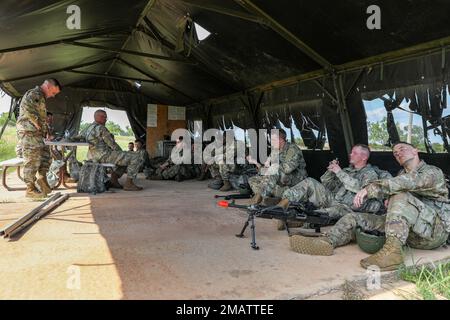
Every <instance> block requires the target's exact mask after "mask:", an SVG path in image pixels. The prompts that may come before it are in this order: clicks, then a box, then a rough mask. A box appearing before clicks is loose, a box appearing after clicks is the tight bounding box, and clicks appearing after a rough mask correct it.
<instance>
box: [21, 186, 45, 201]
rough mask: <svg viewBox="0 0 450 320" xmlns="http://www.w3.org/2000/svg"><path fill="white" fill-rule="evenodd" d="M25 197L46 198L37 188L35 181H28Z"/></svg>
mask: <svg viewBox="0 0 450 320" xmlns="http://www.w3.org/2000/svg"><path fill="white" fill-rule="evenodd" d="M25 197H27V198H34V199H36V198H45V194H43V193H41V192H39V191H38V189H36V186H35V185H34V183H27V190H26V191H25Z"/></svg>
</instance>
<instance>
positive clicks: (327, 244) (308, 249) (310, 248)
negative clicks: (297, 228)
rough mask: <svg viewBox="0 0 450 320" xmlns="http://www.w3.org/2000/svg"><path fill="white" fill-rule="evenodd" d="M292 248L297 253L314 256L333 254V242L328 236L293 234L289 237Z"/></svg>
mask: <svg viewBox="0 0 450 320" xmlns="http://www.w3.org/2000/svg"><path fill="white" fill-rule="evenodd" d="M289 243H290V246H291V249H292V250H293V251H295V252H297V253H302V254H309V255H313V256H331V255H332V254H333V249H334V247H333V244H332V243H331V241H330V239H328V238H327V237H304V236H300V235H293V236H291V237H289Z"/></svg>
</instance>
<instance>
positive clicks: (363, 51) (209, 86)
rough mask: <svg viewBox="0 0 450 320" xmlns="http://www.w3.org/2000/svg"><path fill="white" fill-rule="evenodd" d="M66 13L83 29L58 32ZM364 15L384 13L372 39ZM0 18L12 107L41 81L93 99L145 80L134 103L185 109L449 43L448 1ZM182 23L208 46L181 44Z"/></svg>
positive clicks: (116, 8)
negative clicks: (98, 92)
mask: <svg viewBox="0 0 450 320" xmlns="http://www.w3.org/2000/svg"><path fill="white" fill-rule="evenodd" d="M72 4H76V5H78V6H79V7H80V9H81V29H80V30H70V29H68V28H67V26H66V20H67V18H68V17H69V14H67V12H66V10H67V7H68V6H69V5H72ZM372 4H377V5H379V6H380V8H381V26H382V29H381V30H369V29H368V28H367V27H366V19H367V18H368V17H369V14H367V13H366V9H367V7H368V6H369V5H372ZM0 12H1V13H2V16H1V18H0V39H1V41H0V81H1V83H2V87H3V89H4V90H5V91H7V92H8V93H9V94H11V95H14V96H20V95H22V94H23V93H24V92H25V91H26V90H27V89H29V88H31V87H33V86H35V85H37V84H39V83H40V82H41V81H42V80H43V79H45V78H46V77H56V78H58V79H59V80H60V82H61V83H62V84H63V86H69V87H79V88H89V89H99V88H101V89H102V90H105V89H106V90H107V89H108V83H110V82H113V81H114V82H120V83H121V87H123V88H124V90H125V91H130V92H137V89H136V88H135V87H134V86H133V83H134V81H137V80H144V81H142V87H141V88H140V89H139V92H141V93H142V94H143V95H146V96H147V97H149V98H150V99H152V100H154V101H155V102H159V103H166V104H172V105H187V104H192V103H195V102H200V101H204V100H207V99H211V98H216V97H220V96H224V95H228V94H232V93H235V92H240V91H244V90H247V89H249V88H252V87H255V86H259V85H263V84H267V83H271V82H274V81H278V80H282V79H286V78H289V77H294V76H298V75H304V74H308V73H310V72H314V71H317V70H322V69H324V68H329V69H335V68H336V69H338V70H339V68H340V67H342V65H345V64H348V63H350V62H352V61H357V60H361V59H367V58H370V57H373V56H377V55H380V54H384V53H387V52H392V51H395V50H401V49H404V48H409V47H412V46H416V45H420V44H423V43H426V42H430V41H434V40H438V41H437V42H434V43H433V44H432V46H434V47H439V46H442V45H446V44H448V43H449V42H450V39H449V38H450V37H449V35H450V32H449V31H450V30H449V29H450V27H449V25H450V24H449V20H448V12H450V2H449V1H447V0H435V1H433V4H432V5H431V4H430V1H426V0H415V1H411V0H397V1H372V0H371V1H359V0H348V1H334V2H330V1H325V0H316V1H289V0H280V1H269V0H252V1H249V0H236V1H227V2H225V1H219V0H213V1H211V0H210V1H201V0H185V1H181V0H151V1H147V0H132V1H118V0H108V1H107V0H96V1H88V0H73V1H72V0H71V1H68V0H64V1H51V0H45V1H25V0H15V1H12V0H4V1H2V2H1V3H0ZM187 14H188V16H189V18H190V19H192V20H193V21H194V22H196V23H198V24H200V25H201V26H202V27H204V28H205V29H207V30H208V31H210V32H211V33H212V34H211V36H209V37H208V38H207V39H206V40H204V41H201V42H198V41H196V37H195V36H194V37H190V34H189V30H190V26H191V25H190V24H189V23H188V24H186V21H187V19H186V15H187ZM180 35H182V37H181V36H180ZM180 39H182V40H183V41H181V42H180V41H179V40H180ZM429 48H430V47H423V48H422V50H425V49H429ZM124 50H125V51H124ZM411 52H412V51H407V52H406V51H405V52H404V53H405V54H407V53H411ZM377 61H378V60H377ZM380 61H381V60H380ZM349 66H350V65H349ZM105 75H108V76H110V77H111V78H109V80H110V81H106V82H105V81H104V80H105ZM114 88H117V86H111V87H110V88H109V89H114Z"/></svg>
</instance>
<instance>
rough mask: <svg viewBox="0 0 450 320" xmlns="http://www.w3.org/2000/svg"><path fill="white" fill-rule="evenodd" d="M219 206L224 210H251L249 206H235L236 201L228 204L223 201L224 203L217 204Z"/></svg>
mask: <svg viewBox="0 0 450 320" xmlns="http://www.w3.org/2000/svg"><path fill="white" fill-rule="evenodd" d="M217 205H218V206H219V207H223V208H240V209H249V208H250V207H249V206H244V205H240V204H235V203H234V201H232V202H228V201H226V200H222V201H219V202H217Z"/></svg>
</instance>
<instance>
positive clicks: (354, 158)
mask: <svg viewBox="0 0 450 320" xmlns="http://www.w3.org/2000/svg"><path fill="white" fill-rule="evenodd" d="M369 157H370V149H369V147H368V146H366V145H364V144H357V145H355V146H353V148H352V152H351V153H350V155H349V162H350V166H349V167H347V168H344V169H341V167H340V166H339V163H338V162H337V160H333V161H331V162H330V165H329V166H328V168H327V171H326V172H325V174H324V175H322V177H320V180H321V182H322V183H320V182H318V181H317V180H315V179H313V178H306V179H305V180H303V181H301V182H300V183H298V184H297V185H295V186H294V187H292V188H289V189H287V190H286V191H285V192H284V193H283V195H282V198H283V199H282V200H281V201H280V203H278V206H280V207H283V208H285V209H286V208H287V207H288V206H289V202H311V203H312V204H313V205H314V206H315V207H317V208H321V209H323V210H321V211H326V212H328V214H329V215H330V216H331V217H337V218H340V217H342V216H344V215H345V214H347V213H351V212H353V210H355V209H356V208H354V207H353V199H354V197H355V195H356V193H357V192H359V191H360V190H361V189H362V188H364V187H365V186H366V185H368V184H369V183H370V182H372V181H374V180H376V179H378V174H377V171H376V170H375V168H374V167H373V166H371V165H370V164H369V163H368V160H369ZM382 207H383V204H382V201H381V200H373V201H366V203H365V204H364V208H361V209H362V210H361V211H364V212H372V213H376V212H378V211H379V210H380V209H381V208H382ZM278 226H279V229H282V228H283V227H284V224H280V223H279V225H278Z"/></svg>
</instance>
